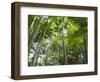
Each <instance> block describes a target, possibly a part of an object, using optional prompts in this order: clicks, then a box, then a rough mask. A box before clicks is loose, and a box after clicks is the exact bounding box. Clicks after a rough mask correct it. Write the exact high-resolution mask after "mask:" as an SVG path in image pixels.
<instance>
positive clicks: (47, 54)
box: [28, 15, 88, 66]
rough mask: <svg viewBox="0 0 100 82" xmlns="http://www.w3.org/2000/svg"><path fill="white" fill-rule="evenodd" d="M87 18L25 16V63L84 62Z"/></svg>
mask: <svg viewBox="0 0 100 82" xmlns="http://www.w3.org/2000/svg"><path fill="white" fill-rule="evenodd" d="M87 24H88V23H87V18H86V17H67V16H66V17H65V16H34V15H29V16H28V66H48V65H67V64H86V63H88V62H87V52H88V50H87V45H88V44H87V43H88V42H87V40H88V33H87V32H88V31H87Z"/></svg>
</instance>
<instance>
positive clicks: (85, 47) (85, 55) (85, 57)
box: [83, 35, 87, 63]
mask: <svg viewBox="0 0 100 82" xmlns="http://www.w3.org/2000/svg"><path fill="white" fill-rule="evenodd" d="M83 41H84V51H85V54H84V59H85V60H86V61H85V63H86V62H87V41H86V38H85V35H84V36H83Z"/></svg>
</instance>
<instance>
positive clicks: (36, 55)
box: [33, 27, 46, 66]
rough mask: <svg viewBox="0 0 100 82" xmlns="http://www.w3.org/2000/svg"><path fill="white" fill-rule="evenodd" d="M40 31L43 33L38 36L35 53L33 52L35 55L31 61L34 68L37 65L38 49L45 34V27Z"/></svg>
mask: <svg viewBox="0 0 100 82" xmlns="http://www.w3.org/2000/svg"><path fill="white" fill-rule="evenodd" d="M42 31H43V33H42V34H41V36H40V38H39V42H38V44H37V47H36V52H35V54H34V59H33V60H35V61H34V65H35V66H36V65H37V63H38V58H39V55H40V48H41V45H40V43H41V41H42V39H43V37H44V35H45V33H46V27H44V29H43V30H42Z"/></svg>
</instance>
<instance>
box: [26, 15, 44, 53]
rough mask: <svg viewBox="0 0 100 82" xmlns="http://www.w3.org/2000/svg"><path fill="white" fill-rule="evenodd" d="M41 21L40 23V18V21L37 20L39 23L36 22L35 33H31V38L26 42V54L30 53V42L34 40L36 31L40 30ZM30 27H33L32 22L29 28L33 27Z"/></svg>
mask: <svg viewBox="0 0 100 82" xmlns="http://www.w3.org/2000/svg"><path fill="white" fill-rule="evenodd" d="M41 21H42V17H40V19H39V21H38V23H37V25H36V27H34V29H35V31H34V32H33V33H32V37H31V38H30V39H29V40H28V53H29V52H30V49H31V46H32V42H33V41H34V40H35V38H36V34H37V32H38V30H39V28H40V25H41ZM32 25H33V22H32V24H31V27H33V26H32Z"/></svg>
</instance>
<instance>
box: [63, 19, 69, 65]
mask: <svg viewBox="0 0 100 82" xmlns="http://www.w3.org/2000/svg"><path fill="white" fill-rule="evenodd" d="M64 26H65V25H64V19H62V48H63V49H62V50H63V54H64V65H66V64H68V62H67V50H66V46H65V43H64V33H63V30H64Z"/></svg>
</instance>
